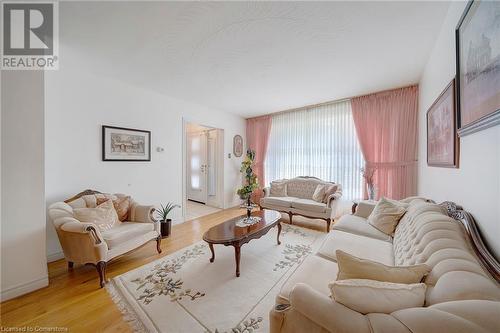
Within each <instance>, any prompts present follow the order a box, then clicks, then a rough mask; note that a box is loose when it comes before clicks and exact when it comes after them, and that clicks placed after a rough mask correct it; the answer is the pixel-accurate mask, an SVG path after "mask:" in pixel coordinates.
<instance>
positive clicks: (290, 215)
mask: <svg viewBox="0 0 500 333" xmlns="http://www.w3.org/2000/svg"><path fill="white" fill-rule="evenodd" d="M288 216H289V217H290V224H292V217H293V214H292V213H290V212H289V213H288Z"/></svg>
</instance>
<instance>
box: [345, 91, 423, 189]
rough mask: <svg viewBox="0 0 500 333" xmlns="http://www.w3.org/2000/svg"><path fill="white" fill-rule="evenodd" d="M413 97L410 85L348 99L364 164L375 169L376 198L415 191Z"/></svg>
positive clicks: (415, 132) (415, 113) (415, 144)
mask: <svg viewBox="0 0 500 333" xmlns="http://www.w3.org/2000/svg"><path fill="white" fill-rule="evenodd" d="M417 98H418V87H417V86H411V87H407V88H401V89H394V90H390V91H384V92H380V93H376V94H371V95H366V96H361V97H356V98H353V99H352V100H351V103H352V104H351V105H352V115H353V118H354V124H355V126H356V132H357V135H358V139H359V143H360V146H361V151H362V152H363V155H364V158H365V161H366V168H367V169H371V170H373V169H375V173H374V183H375V186H376V187H377V188H378V193H377V199H378V198H380V197H381V196H385V197H388V198H393V199H402V198H406V197H408V196H412V195H416V192H417V122H418V109H417ZM365 196H366V188H365Z"/></svg>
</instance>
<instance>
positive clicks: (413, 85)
mask: <svg viewBox="0 0 500 333" xmlns="http://www.w3.org/2000/svg"><path fill="white" fill-rule="evenodd" d="M415 86H418V83H415V84H410V85H408V86H404V87H399V88H391V89H385V90H381V91H376V92H373V93H368V94H363V95H356V96H351V97H345V98H341V99H335V100H333V101H327V102H321V103H317V104H310V105H305V106H300V107H298V108H293V109H286V110H281V111H277V112H272V113H266V114H263V115H260V116H256V117H250V118H246V119H252V118H259V117H264V116H275V115H279V114H283V113H289V112H296V111H302V110H307V109H311V108H317V107H320V106H325V105H329V104H333V103H340V102H345V101H348V100H351V99H353V98H356V97H363V96H369V95H373V94H381V93H385V92H388V91H391V90H398V89H405V88H410V87H415Z"/></svg>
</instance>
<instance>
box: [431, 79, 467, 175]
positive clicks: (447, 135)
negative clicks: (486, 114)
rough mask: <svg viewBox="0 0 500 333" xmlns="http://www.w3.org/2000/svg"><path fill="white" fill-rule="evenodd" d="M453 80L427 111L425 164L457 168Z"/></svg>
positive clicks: (457, 142)
mask: <svg viewBox="0 0 500 333" xmlns="http://www.w3.org/2000/svg"><path fill="white" fill-rule="evenodd" d="M456 123H457V122H456V108H455V80H452V81H451V82H450V83H449V84H448V86H447V87H446V88H445V89H444V91H443V92H442V93H441V95H439V97H438V98H437V99H436V101H435V102H434V103H433V104H432V105H431V107H430V108H429V110H428V111H427V164H428V165H429V166H436V167H445V168H458V147H459V141H458V135H457V126H456Z"/></svg>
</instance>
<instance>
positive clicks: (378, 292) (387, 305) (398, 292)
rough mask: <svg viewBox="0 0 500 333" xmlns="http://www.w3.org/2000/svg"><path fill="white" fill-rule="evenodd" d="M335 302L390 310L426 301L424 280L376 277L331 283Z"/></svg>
mask: <svg viewBox="0 0 500 333" xmlns="http://www.w3.org/2000/svg"><path fill="white" fill-rule="evenodd" d="M329 287H330V289H331V291H332V296H333V298H334V299H335V301H336V302H338V303H340V304H343V305H345V306H347V307H348V308H350V309H352V310H354V311H357V312H360V313H362V314H367V313H372V312H376V313H391V312H394V311H397V310H401V309H407V308H413V307H418V306H423V305H424V300H425V288H426V286H425V284H424V283H413V284H404V283H390V282H381V281H375V280H364V279H352V280H341V281H334V282H332V283H330V284H329Z"/></svg>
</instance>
